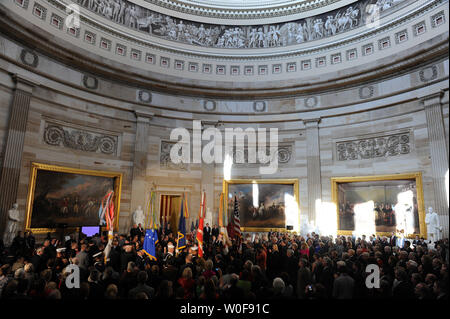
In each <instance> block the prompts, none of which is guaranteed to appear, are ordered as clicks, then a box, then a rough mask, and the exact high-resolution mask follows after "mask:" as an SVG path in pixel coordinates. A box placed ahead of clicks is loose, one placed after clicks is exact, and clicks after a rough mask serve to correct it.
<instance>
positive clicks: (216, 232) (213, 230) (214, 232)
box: [211, 225, 220, 238]
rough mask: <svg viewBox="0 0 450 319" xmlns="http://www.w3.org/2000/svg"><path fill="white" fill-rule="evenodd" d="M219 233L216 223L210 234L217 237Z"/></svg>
mask: <svg viewBox="0 0 450 319" xmlns="http://www.w3.org/2000/svg"><path fill="white" fill-rule="evenodd" d="M219 233H220V230H219V227H217V225H214V227H213V229H212V231H211V235H212V236H214V237H216V238H217V237H219Z"/></svg>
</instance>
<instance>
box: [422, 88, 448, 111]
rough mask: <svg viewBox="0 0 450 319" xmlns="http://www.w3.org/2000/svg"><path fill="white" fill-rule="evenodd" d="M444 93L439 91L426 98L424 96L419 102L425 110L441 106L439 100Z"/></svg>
mask: <svg viewBox="0 0 450 319" xmlns="http://www.w3.org/2000/svg"><path fill="white" fill-rule="evenodd" d="M444 93H445V92H444V91H442V90H441V91H439V92H436V93H433V94H430V95H427V96H424V97H423V98H422V99H421V100H420V101H421V103H422V104H423V106H424V107H425V108H427V107H430V106H435V105H441V98H442V97H443V96H444Z"/></svg>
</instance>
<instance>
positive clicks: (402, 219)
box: [394, 190, 414, 236]
mask: <svg viewBox="0 0 450 319" xmlns="http://www.w3.org/2000/svg"><path fill="white" fill-rule="evenodd" d="M413 197H414V194H413V192H412V191H411V190H409V191H406V192H401V193H399V194H398V195H397V201H398V202H397V204H396V205H395V206H394V210H395V220H396V222H397V229H398V230H403V232H404V233H403V235H404V236H408V235H410V234H413V233H414V202H413Z"/></svg>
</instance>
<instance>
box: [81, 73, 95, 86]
mask: <svg viewBox="0 0 450 319" xmlns="http://www.w3.org/2000/svg"><path fill="white" fill-rule="evenodd" d="M83 85H84V87H86V88H88V89H92V90H96V89H97V88H98V80H97V78H96V77H93V76H90V75H86V74H84V75H83Z"/></svg>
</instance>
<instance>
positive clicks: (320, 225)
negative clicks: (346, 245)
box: [316, 199, 337, 238]
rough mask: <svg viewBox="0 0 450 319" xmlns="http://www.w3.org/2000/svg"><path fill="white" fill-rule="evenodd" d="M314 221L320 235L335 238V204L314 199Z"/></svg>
mask: <svg viewBox="0 0 450 319" xmlns="http://www.w3.org/2000/svg"><path fill="white" fill-rule="evenodd" d="M316 222H317V229H318V231H319V233H320V234H321V235H324V236H330V235H331V236H333V238H335V237H336V235H337V216H336V205H335V204H334V203H328V202H322V200H321V199H316Z"/></svg>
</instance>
